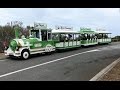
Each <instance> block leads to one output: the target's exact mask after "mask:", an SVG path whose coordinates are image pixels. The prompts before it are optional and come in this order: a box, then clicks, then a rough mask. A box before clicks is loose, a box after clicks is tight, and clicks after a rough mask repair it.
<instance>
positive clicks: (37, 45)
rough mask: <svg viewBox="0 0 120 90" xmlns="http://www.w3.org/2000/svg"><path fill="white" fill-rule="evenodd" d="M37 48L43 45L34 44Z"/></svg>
mask: <svg viewBox="0 0 120 90" xmlns="http://www.w3.org/2000/svg"><path fill="white" fill-rule="evenodd" d="M34 46H35V47H41V46H42V44H41V43H37V44H34Z"/></svg>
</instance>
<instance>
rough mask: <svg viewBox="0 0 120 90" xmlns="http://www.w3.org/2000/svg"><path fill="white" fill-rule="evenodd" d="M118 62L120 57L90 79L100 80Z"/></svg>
mask: <svg viewBox="0 0 120 90" xmlns="http://www.w3.org/2000/svg"><path fill="white" fill-rule="evenodd" d="M118 62H120V58H118V59H117V60H115V61H114V62H112V63H111V64H110V65H108V66H107V67H106V68H104V69H103V70H101V71H100V72H99V73H98V74H96V75H95V76H94V77H93V78H92V79H90V80H89V81H99V80H100V79H101V78H102V77H103V76H104V75H105V74H107V73H108V72H109V71H110V70H111V69H112V68H113V67H114V66H115V65H116V64H117V63H118Z"/></svg>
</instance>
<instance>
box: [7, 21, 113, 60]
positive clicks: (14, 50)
mask: <svg viewBox="0 0 120 90" xmlns="http://www.w3.org/2000/svg"><path fill="white" fill-rule="evenodd" d="M29 34H30V36H29V38H25V37H24V36H22V37H21V38H20V37H19V28H18V27H16V28H15V36H16V38H15V39H13V40H11V42H10V45H9V47H8V48H6V50H5V55H6V56H9V57H11V56H12V57H13V56H14V57H20V58H23V59H28V58H29V57H30V55H32V54H37V53H52V52H53V51H55V50H63V49H70V48H73V49H74V48H77V47H81V46H89V45H97V44H102V43H111V38H110V36H108V35H110V34H111V33H108V32H105V31H103V30H102V31H101V30H96V31H93V30H91V29H90V28H80V31H75V30H73V28H72V27H71V28H68V27H63V26H57V27H56V28H55V29H50V28H47V24H45V23H35V24H34V27H31V29H30V30H29Z"/></svg>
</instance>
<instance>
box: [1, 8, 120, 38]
mask: <svg viewBox="0 0 120 90" xmlns="http://www.w3.org/2000/svg"><path fill="white" fill-rule="evenodd" d="M10 21H22V22H23V25H24V26H26V25H33V23H34V22H39V23H47V25H48V27H49V28H55V25H63V26H70V27H73V28H74V30H80V27H88V28H92V29H96V28H104V29H106V30H108V31H110V32H111V33H112V36H115V35H120V30H119V29H120V10H119V8H0V25H5V24H6V23H7V22H10Z"/></svg>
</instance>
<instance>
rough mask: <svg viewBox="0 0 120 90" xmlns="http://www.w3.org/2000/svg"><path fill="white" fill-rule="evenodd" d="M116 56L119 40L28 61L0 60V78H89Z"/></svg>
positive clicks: (48, 79) (119, 47)
mask: <svg viewBox="0 0 120 90" xmlns="http://www.w3.org/2000/svg"><path fill="white" fill-rule="evenodd" d="M119 57H120V43H111V44H109V45H101V46H99V45H98V46H94V47H86V48H79V49H77V50H71V51H66V52H61V53H60V52H59V53H53V54H51V55H39V56H38V55H37V56H33V57H31V58H30V59H29V60H19V59H18V60H14V59H13V60H12V59H9V58H8V59H4V60H1V61H0V81H89V80H90V79H91V78H93V77H94V76H95V75H96V74H97V73H99V72H100V71H101V70H102V69H103V68H105V67H106V66H107V65H109V64H110V63H112V62H113V61H115V60H116V59H117V58H119Z"/></svg>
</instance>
